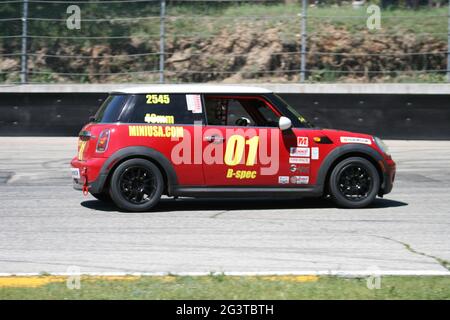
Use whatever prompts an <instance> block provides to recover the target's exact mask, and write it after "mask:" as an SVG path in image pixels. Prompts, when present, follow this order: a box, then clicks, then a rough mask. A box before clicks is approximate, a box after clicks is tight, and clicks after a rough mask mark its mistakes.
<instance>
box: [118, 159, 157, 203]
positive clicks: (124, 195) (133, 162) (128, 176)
mask: <svg viewBox="0 0 450 320" xmlns="http://www.w3.org/2000/svg"><path fill="white" fill-rule="evenodd" d="M163 190H164V179H163V177H162V174H161V172H160V171H159V169H158V167H157V166H156V165H154V164H153V163H152V162H150V161H148V160H144V159H130V160H127V161H125V162H123V163H121V164H120V165H119V166H118V167H117V168H116V169H115V170H114V172H113V174H112V176H111V182H110V187H109V194H110V195H111V199H112V200H113V202H114V203H115V204H116V205H117V206H118V207H119V208H120V209H123V210H126V211H133V212H142V211H149V210H150V209H152V208H153V207H154V206H155V205H156V204H158V202H159V200H160V198H161V195H162V192H163Z"/></svg>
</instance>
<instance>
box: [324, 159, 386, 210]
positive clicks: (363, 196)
mask: <svg viewBox="0 0 450 320" xmlns="http://www.w3.org/2000/svg"><path fill="white" fill-rule="evenodd" d="M379 188H380V177H379V175H378V171H377V169H376V168H375V167H374V165H373V164H372V163H371V162H370V161H368V160H366V159H364V158H359V157H352V158H347V159H345V160H343V161H341V162H339V163H338V164H337V165H336V167H334V169H333V171H332V172H331V175H330V180H329V190H330V193H331V196H332V198H333V200H334V202H335V203H336V204H337V205H338V206H340V207H344V208H363V207H366V206H368V205H369V204H371V203H372V202H373V200H374V199H375V197H376V196H377V194H378V190H379Z"/></svg>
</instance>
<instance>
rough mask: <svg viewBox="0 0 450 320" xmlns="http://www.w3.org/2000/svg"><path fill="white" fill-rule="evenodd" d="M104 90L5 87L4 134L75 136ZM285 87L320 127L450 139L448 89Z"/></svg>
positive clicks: (0, 105)
mask: <svg viewBox="0 0 450 320" xmlns="http://www.w3.org/2000/svg"><path fill="white" fill-rule="evenodd" d="M21 90H23V89H21ZM274 90H275V89H274ZM57 91H61V92H57ZM86 91H87V90H86ZM98 91H101V90H97V91H95V90H94V92H77V93H73V92H67V90H47V92H39V91H38V92H36V91H35V92H33V90H29V92H14V91H13V90H9V92H5V91H4V90H3V92H1V90H0V97H1V99H0V135H2V136H30V135H31V136H32V135H36V136H75V135H77V134H78V132H79V130H80V129H81V127H82V126H83V124H84V123H86V122H87V120H88V118H89V116H90V115H93V114H94V113H95V111H96V110H97V108H98V106H99V105H100V104H101V102H102V101H103V100H104V99H105V98H106V96H107V93H106V92H107V91H108V90H105V91H104V92H98ZM280 91H284V93H280V95H281V96H282V97H283V98H284V99H285V100H286V101H287V102H289V103H290V104H291V105H292V106H293V107H295V108H296V109H297V110H298V111H299V112H300V113H302V114H303V115H304V116H306V117H307V118H308V119H310V120H311V121H312V122H313V123H315V124H316V125H317V126H320V127H326V128H336V129H343V130H350V131H357V132H364V133H369V134H375V135H378V136H380V137H382V138H387V139H450V95H448V94H446V92H445V94H438V93H431V94H430V93H428V92H426V93H420V94H392V93H389V94H367V93H290V91H288V90H282V89H281V90H280Z"/></svg>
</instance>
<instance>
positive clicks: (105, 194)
mask: <svg viewBox="0 0 450 320" xmlns="http://www.w3.org/2000/svg"><path fill="white" fill-rule="evenodd" d="M90 194H91V196H93V197H94V198H95V199H97V200H100V201H102V202H111V201H112V200H111V196H110V195H109V193H108V192H102V193H92V192H90Z"/></svg>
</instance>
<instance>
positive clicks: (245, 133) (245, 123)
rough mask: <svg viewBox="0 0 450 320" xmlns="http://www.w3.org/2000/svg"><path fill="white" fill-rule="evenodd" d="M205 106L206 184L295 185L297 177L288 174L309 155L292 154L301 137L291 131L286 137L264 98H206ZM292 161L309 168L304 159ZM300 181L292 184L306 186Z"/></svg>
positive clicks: (204, 156) (275, 113) (299, 152)
mask: <svg viewBox="0 0 450 320" xmlns="http://www.w3.org/2000/svg"><path fill="white" fill-rule="evenodd" d="M204 105H205V113H206V123H207V124H206V126H205V127H204V129H203V130H204V131H203V172H204V177H205V183H206V185H208V186H284V185H287V184H291V180H292V179H294V178H291V177H292V176H295V174H290V168H291V165H292V164H291V163H290V162H289V161H290V158H295V159H306V158H307V157H309V153H308V154H306V151H305V150H303V149H298V150H297V149H295V150H294V149H291V148H297V147H298V143H297V137H296V136H295V134H294V133H293V131H292V130H288V131H287V132H282V131H281V130H280V129H279V128H278V120H279V118H280V116H281V114H280V113H279V111H277V110H276V109H275V108H274V107H273V106H272V105H271V104H270V103H269V102H268V101H267V100H266V99H264V97H261V96H251V95H240V96H231V95H222V96H219V95H205V96H204ZM304 144H305V142H304V141H303V142H302V145H304ZM299 148H303V147H299ZM291 153H292V154H291ZM293 161H294V162H296V163H295V165H296V166H297V165H298V166H300V163H303V162H305V165H306V160H293ZM297 162H298V163H297ZM298 176H300V174H298ZM301 179H303V180H301ZM298 180H299V181H295V183H294V184H300V180H301V183H305V180H304V178H298Z"/></svg>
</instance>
